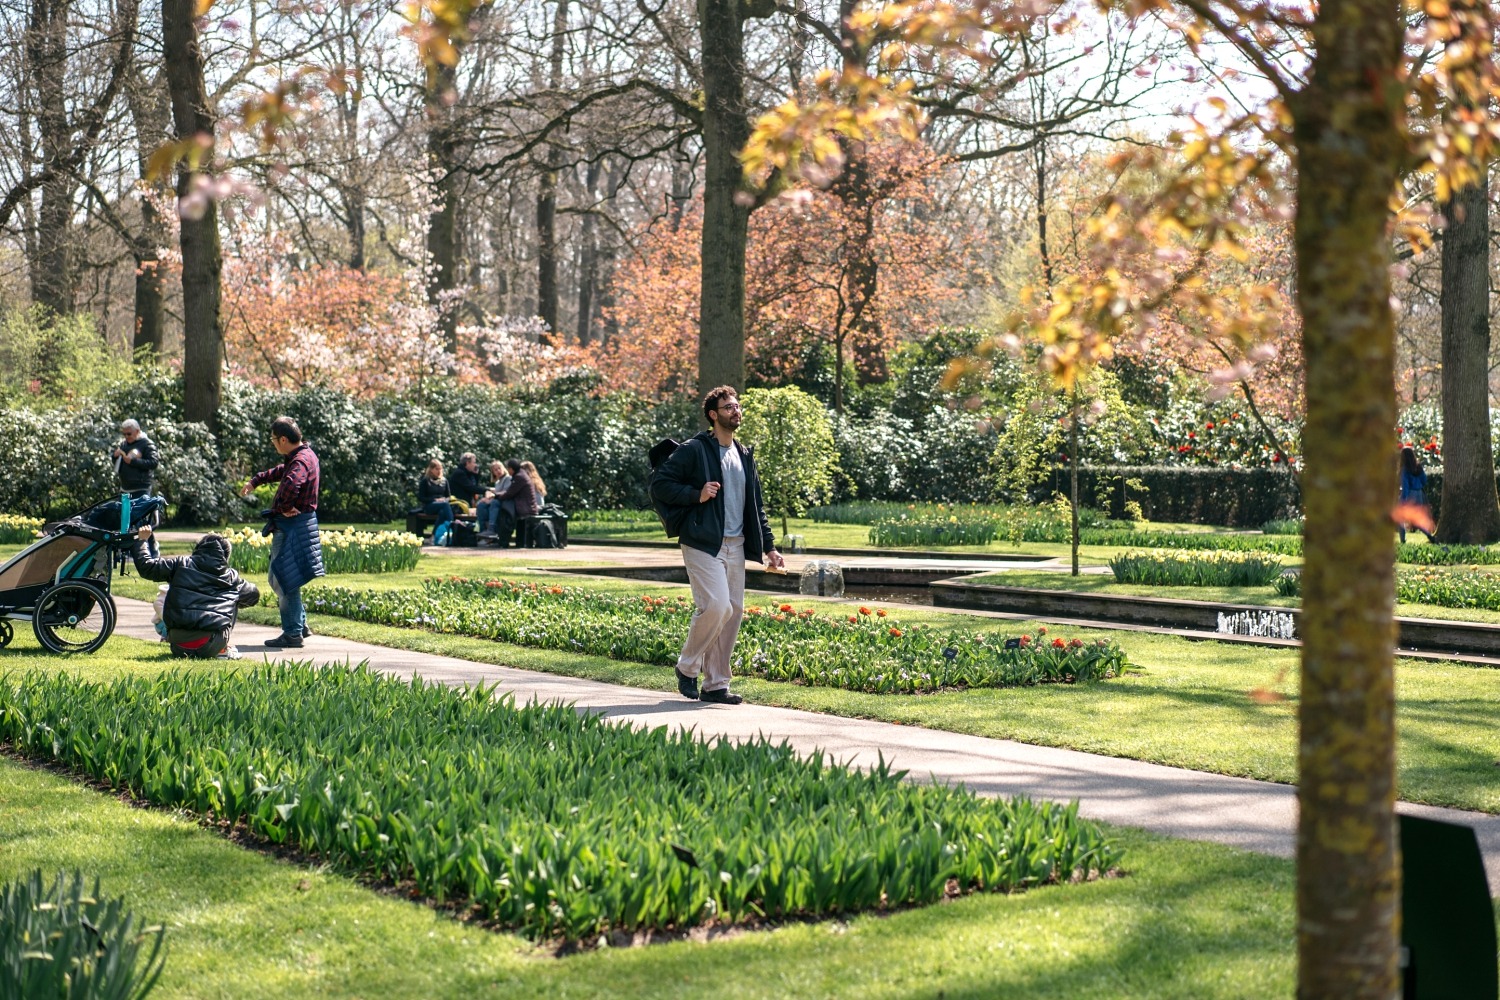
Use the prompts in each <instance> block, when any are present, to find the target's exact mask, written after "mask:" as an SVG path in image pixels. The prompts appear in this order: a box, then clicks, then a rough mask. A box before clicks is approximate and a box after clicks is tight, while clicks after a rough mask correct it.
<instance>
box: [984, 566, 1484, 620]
mask: <svg viewBox="0 0 1500 1000" xmlns="http://www.w3.org/2000/svg"><path fill="white" fill-rule="evenodd" d="M1476 568H1477V569H1478V570H1479V571H1480V572H1489V573H1494V574H1496V575H1500V570H1495V569H1488V568H1486V567H1476ZM964 582H965V583H986V584H993V585H995V586H998V587H1031V588H1035V589H1038V590H1069V591H1072V592H1074V593H1077V594H1125V595H1129V596H1132V597H1168V598H1176V599H1180V600H1192V601H1214V602H1220V601H1222V602H1223V603H1225V604H1255V605H1259V606H1261V607H1268V608H1296V607H1301V605H1302V599H1301V598H1300V597H1282V596H1281V595H1279V594H1277V593H1276V591H1274V590H1272V589H1271V588H1270V587H1269V586H1267V587H1155V586H1152V585H1150V584H1145V583H1116V582H1115V578H1114V576H1113V575H1112V574H1109V573H1089V574H1080V575H1079V576H1073V575H1072V574H1071V573H1057V572H1049V571H1046V570H1026V569H1016V570H1002V571H1000V572H996V573H981V574H976V575H973V576H966V577H964ZM1396 614H1397V615H1399V616H1401V617H1404V618H1437V619H1440V620H1443V621H1456V622H1478V623H1480V624H1485V625H1500V611H1489V610H1486V609H1483V608H1447V607H1443V606H1442V605H1439V604H1399V603H1398V604H1397V605H1396Z"/></svg>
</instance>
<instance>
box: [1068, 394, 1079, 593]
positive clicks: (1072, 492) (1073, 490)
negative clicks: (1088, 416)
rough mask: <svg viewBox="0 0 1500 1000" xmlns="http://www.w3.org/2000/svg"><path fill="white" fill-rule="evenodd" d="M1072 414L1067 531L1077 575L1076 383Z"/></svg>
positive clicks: (1069, 447)
mask: <svg viewBox="0 0 1500 1000" xmlns="http://www.w3.org/2000/svg"><path fill="white" fill-rule="evenodd" d="M1072 404H1073V405H1072V412H1071V413H1070V414H1069V415H1068V500H1069V506H1070V507H1071V508H1072V523H1071V525H1070V527H1069V529H1068V536H1069V540H1070V541H1071V542H1072V544H1073V575H1074V576H1077V575H1078V416H1079V412H1080V411H1079V405H1078V383H1077V382H1076V381H1075V382H1074V383H1073V397H1072Z"/></svg>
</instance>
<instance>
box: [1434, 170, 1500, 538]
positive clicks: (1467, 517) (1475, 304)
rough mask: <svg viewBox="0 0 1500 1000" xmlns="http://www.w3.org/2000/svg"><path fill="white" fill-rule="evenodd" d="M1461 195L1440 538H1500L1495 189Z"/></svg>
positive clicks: (1454, 241)
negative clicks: (1493, 429)
mask: <svg viewBox="0 0 1500 1000" xmlns="http://www.w3.org/2000/svg"><path fill="white" fill-rule="evenodd" d="M1479 176H1480V180H1479V183H1477V184H1474V185H1473V186H1471V187H1467V188H1464V189H1463V190H1461V191H1455V192H1454V194H1453V198H1452V200H1451V201H1450V202H1449V203H1448V205H1447V207H1446V208H1445V210H1444V211H1445V214H1446V215H1447V216H1448V228H1447V229H1446V230H1444V231H1443V285H1442V290H1441V292H1440V293H1439V298H1440V300H1441V303H1442V314H1443V319H1442V324H1443V502H1442V505H1441V508H1440V511H1439V515H1438V523H1437V532H1436V535H1435V537H1436V539H1437V541H1439V542H1461V543H1464V544H1468V545H1488V544H1490V543H1491V542H1494V541H1497V540H1500V499H1497V497H1496V494H1495V461H1494V454H1493V448H1492V446H1491V444H1490V393H1489V363H1490V241H1489V235H1490V220H1489V217H1490V190H1489V171H1488V170H1487V169H1484V168H1481V169H1480V172H1479Z"/></svg>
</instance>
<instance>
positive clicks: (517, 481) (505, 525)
mask: <svg viewBox="0 0 1500 1000" xmlns="http://www.w3.org/2000/svg"><path fill="white" fill-rule="evenodd" d="M505 467H506V468H507V469H509V470H510V485H509V486H507V487H506V488H505V489H504V490H501V491H500V492H498V493H496V494H495V498H496V499H497V500H499V501H500V502H501V508H500V521H499V523H498V524H497V525H496V531H495V546H496V548H501V549H503V548H505V547H506V546H508V545H509V544H510V535H511V532H512V531H514V530H515V529H516V525H517V524H519V523H520V521H521V519H522V518H524V517H535V516H536V491H535V490H533V489H532V486H531V477H530V476H528V475H527V474H526V470H525V469H523V468H522V467H521V463H520V462H519V461H517V460H516V459H514V458H513V459H511V460H510V461H509V462H506V463H505ZM507 501H509V503H507Z"/></svg>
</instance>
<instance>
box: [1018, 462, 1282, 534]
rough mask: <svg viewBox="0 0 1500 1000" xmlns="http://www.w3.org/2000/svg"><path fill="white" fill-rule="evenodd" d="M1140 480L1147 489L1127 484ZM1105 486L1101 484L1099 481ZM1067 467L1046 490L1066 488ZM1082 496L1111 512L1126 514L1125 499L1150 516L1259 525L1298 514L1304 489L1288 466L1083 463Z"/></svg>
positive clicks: (1236, 525) (1152, 518)
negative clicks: (1106, 505)
mask: <svg viewBox="0 0 1500 1000" xmlns="http://www.w3.org/2000/svg"><path fill="white" fill-rule="evenodd" d="M1129 480H1136V481H1139V482H1140V483H1141V484H1142V485H1144V486H1145V487H1146V489H1145V490H1144V491H1142V490H1137V489H1134V488H1132V487H1130V486H1128V485H1127V482H1128V481H1129ZM1101 486H1102V487H1103V489H1100V487H1101ZM1067 491H1068V474H1067V470H1066V469H1060V470H1058V471H1056V472H1054V473H1053V475H1052V478H1051V480H1050V481H1049V483H1048V486H1047V490H1046V492H1047V494H1048V495H1051V493H1053V492H1059V493H1064V494H1065V493H1067ZM1078 491H1079V495H1080V497H1082V498H1084V499H1086V500H1089V501H1093V500H1097V501H1098V502H1099V503H1100V504H1101V506H1102V504H1103V503H1104V501H1105V500H1107V501H1108V503H1109V509H1108V511H1107V513H1108V514H1109V516H1110V517H1114V518H1123V517H1125V516H1126V510H1125V503H1126V502H1127V501H1130V500H1134V501H1136V502H1137V503H1139V504H1140V505H1141V510H1142V512H1143V513H1144V514H1145V515H1146V519H1147V520H1148V521H1176V522H1181V523H1185V524H1216V525H1222V526H1224V527H1228V528H1258V527H1260V526H1261V525H1262V524H1264V523H1265V522H1267V521H1271V520H1275V519H1278V518H1286V517H1296V516H1297V514H1298V513H1299V511H1300V507H1301V491H1300V489H1299V487H1298V485H1297V480H1296V478H1295V477H1294V476H1292V475H1291V473H1289V472H1284V471H1279V470H1274V469H1224V468H1214V467H1207V466H1115V467H1101V468H1088V467H1084V468H1080V469H1079V470H1078Z"/></svg>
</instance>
